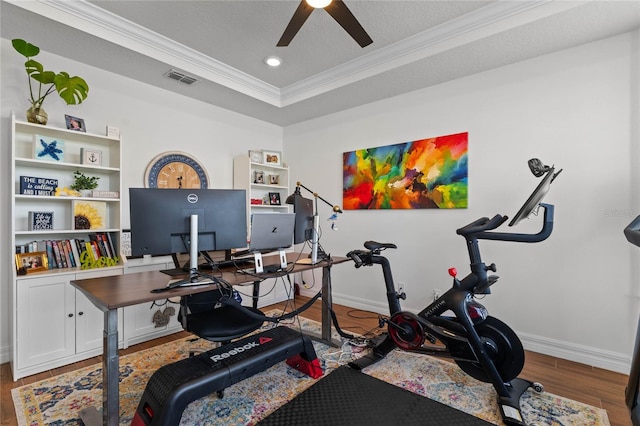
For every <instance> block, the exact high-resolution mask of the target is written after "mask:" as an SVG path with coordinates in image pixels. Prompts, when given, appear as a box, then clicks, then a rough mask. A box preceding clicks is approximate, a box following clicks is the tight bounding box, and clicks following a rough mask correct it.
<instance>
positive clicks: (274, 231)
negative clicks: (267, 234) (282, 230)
mask: <svg viewBox="0 0 640 426" xmlns="http://www.w3.org/2000/svg"><path fill="white" fill-rule="evenodd" d="M276 232H278V227H277V226H274V227H273V229H272V230H271V233H272V234H275V233H276Z"/></svg>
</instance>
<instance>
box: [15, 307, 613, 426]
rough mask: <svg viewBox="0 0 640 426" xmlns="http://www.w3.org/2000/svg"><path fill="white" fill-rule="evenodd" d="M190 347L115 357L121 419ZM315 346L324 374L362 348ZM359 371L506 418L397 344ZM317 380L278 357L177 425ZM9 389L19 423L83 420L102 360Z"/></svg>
mask: <svg viewBox="0 0 640 426" xmlns="http://www.w3.org/2000/svg"><path fill="white" fill-rule="evenodd" d="M281 325H282V324H281ZM287 325H288V326H290V327H295V328H297V327H299V325H301V326H302V329H303V330H310V331H319V329H320V327H319V326H320V325H319V324H318V323H317V322H315V321H310V320H306V319H302V318H300V323H298V322H297V321H296V322H295V323H292V324H287ZM337 337H338V336H336V338H337ZM194 347H200V348H203V349H210V348H212V344H211V343H209V342H207V341H203V340H197V341H193V339H189V338H186V339H180V340H176V341H174V342H171V343H167V344H164V345H161V346H157V347H154V348H151V349H147V350H142V351H139V352H136V353H133V354H130V355H125V356H122V357H120V424H121V425H129V424H130V423H131V420H132V418H133V415H134V414H135V410H136V408H137V406H138V402H139V401H140V398H141V396H142V393H143V392H144V388H145V386H146V384H147V381H148V379H149V377H150V376H151V375H152V374H153V372H154V371H155V370H156V369H157V368H159V367H160V366H162V365H165V364H168V363H171V362H175V361H178V360H180V359H183V358H186V357H188V356H189V350H190V349H192V348H194ZM314 347H315V350H316V352H317V355H318V358H319V359H320V361H321V365H322V369H323V371H324V373H325V374H328V373H330V372H331V371H332V370H334V369H335V368H337V367H338V366H340V365H343V364H346V363H347V362H349V361H350V360H351V359H354V358H357V357H358V356H359V355H360V354H361V353H362V351H361V349H360V348H358V347H354V346H351V345H349V344H345V345H343V347H342V348H331V347H329V346H327V345H324V344H321V343H318V342H314ZM363 371H364V372H365V373H367V374H370V375H371V376H374V377H377V378H379V379H381V380H384V381H386V382H388V383H392V384H394V385H396V386H400V387H403V388H405V389H408V390H410V391H412V392H415V393H417V394H420V395H424V396H427V397H429V398H431V399H434V400H436V401H439V402H442V403H444V404H447V405H449V406H451V407H454V408H457V409H459V410H462V411H465V412H467V413H470V414H472V415H474V416H476V417H479V418H482V419H484V420H486V421H489V422H491V423H494V424H498V425H501V424H503V423H502V420H501V418H500V414H499V409H498V405H497V401H496V394H495V391H494V389H493V387H492V386H491V385H489V384H487V383H482V382H478V381H477V380H475V379H473V378H471V377H469V376H467V375H466V374H465V373H463V372H462V371H461V370H460V369H459V368H458V367H457V366H456V365H455V364H453V363H449V362H445V361H441V360H439V359H437V358H432V357H427V356H424V355H417V354H412V353H408V352H402V351H399V350H395V351H393V352H392V353H390V354H389V355H388V356H387V357H386V358H385V359H383V360H382V361H380V362H378V363H377V364H375V365H373V366H370V367H367V368H366V369H365V370H363ZM314 382H315V380H314V379H311V378H310V377H308V376H306V375H304V374H303V373H301V372H299V371H297V370H295V369H293V368H291V367H289V366H287V365H286V363H284V362H281V363H278V364H276V365H275V366H273V367H271V368H270V369H268V370H266V371H264V372H262V373H259V374H256V375H254V376H252V377H250V378H248V379H246V380H244V381H242V382H240V383H237V384H235V385H233V386H231V387H229V388H227V389H225V392H224V398H223V399H219V398H217V396H216V395H215V394H212V395H209V396H207V397H205V398H202V399H199V400H197V401H194V402H192V403H191V404H190V405H189V406H188V407H187V409H186V410H185V411H184V413H183V416H182V420H181V422H180V424H181V425H185V426H186V425H189V426H192V425H252V424H255V423H256V422H257V421H259V420H261V419H263V418H264V417H266V416H267V415H269V414H270V413H271V412H273V411H275V410H276V409H277V408H278V407H280V406H282V405H283V404H285V403H286V402H287V401H290V400H291V399H292V398H293V397H294V396H295V395H297V394H299V393H300V392H302V391H303V390H305V389H306V388H308V387H309V386H311V385H312V384H313V383H314ZM11 392H12V396H13V401H14V405H15V408H16V413H17V418H18V424H19V425H21V426H22V425H29V426H36V425H38V426H41V425H55V426H61V425H78V426H82V424H83V423H82V421H81V420H80V419H79V417H78V413H79V412H80V410H81V409H82V408H85V407H88V406H100V407H101V406H102V402H101V401H102V365H101V364H96V365H93V366H90V367H85V368H82V369H79V370H76V371H73V372H70V373H65V374H61V375H59V376H56V377H52V378H49V379H45V380H42V381H40V382H37V383H34V384H31V385H27V386H22V387H20V388H16V389H13V390H12V391H11ZM521 407H522V411H523V415H524V417H525V421H526V422H527V424H530V425H539V426H542V425H558V426H559V425H580V426H583V425H592V426H600V425H602V426H607V425H609V420H608V418H607V415H606V411H605V410H603V409H600V408H596V407H592V406H589V405H586V404H582V403H579V402H576V401H572V400H569V399H566V398H562V397H559V396H556V395H552V394H549V393H542V394H537V393H535V392H534V391H532V390H529V391H527V392H526V393H525V394H524V395H523V396H522V399H521Z"/></svg>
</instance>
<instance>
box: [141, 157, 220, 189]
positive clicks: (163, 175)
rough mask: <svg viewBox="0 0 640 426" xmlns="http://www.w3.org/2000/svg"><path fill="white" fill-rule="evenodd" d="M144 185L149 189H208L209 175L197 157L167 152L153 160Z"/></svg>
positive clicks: (148, 167) (145, 175)
mask: <svg viewBox="0 0 640 426" xmlns="http://www.w3.org/2000/svg"><path fill="white" fill-rule="evenodd" d="M144 184H145V186H146V187H147V188H184V189H207V187H208V186H209V175H208V174H207V171H206V169H205V168H204V166H202V165H201V164H200V162H199V161H198V160H197V159H196V158H195V157H193V156H191V155H189V154H187V153H186V152H180V151H167V152H163V153H162V154H159V155H158V156H156V157H155V158H153V159H152V160H151V162H150V163H149V165H148V166H147V170H146V171H145V174H144Z"/></svg>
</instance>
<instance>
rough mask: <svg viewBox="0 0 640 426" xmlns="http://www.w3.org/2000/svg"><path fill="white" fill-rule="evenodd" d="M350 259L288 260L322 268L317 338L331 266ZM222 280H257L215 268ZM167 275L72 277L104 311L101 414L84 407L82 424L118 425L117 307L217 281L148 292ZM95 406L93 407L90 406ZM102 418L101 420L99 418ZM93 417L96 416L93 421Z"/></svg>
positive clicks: (326, 333)
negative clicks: (320, 260) (320, 305)
mask: <svg viewBox="0 0 640 426" xmlns="http://www.w3.org/2000/svg"><path fill="white" fill-rule="evenodd" d="M297 258H298V254H297V253H288V254H287V260H288V261H290V262H292V261H295V260H296V259H297ZM263 261H264V264H265V265H269V264H277V263H279V257H278V256H265V257H264V260H263ZM347 261H349V259H348V258H346V257H333V258H332V259H331V261H330V262H326V261H323V262H319V263H316V264H315V265H305V264H291V265H289V270H288V273H289V274H292V273H296V272H302V271H306V270H310V269H315V268H322V299H323V303H322V333H321V336H320V340H322V341H324V342H327V343H329V344H333V342H332V341H331V313H330V310H331V305H332V302H331V266H332V265H334V264H338V263H343V262H347ZM217 276H220V277H221V278H222V279H223V280H225V281H226V282H228V283H229V284H231V285H242V284H251V283H253V282H254V281H256V279H257V278H256V277H255V276H253V275H248V274H243V273H238V272H236V271H234V270H224V271H222V272H217ZM275 276H278V275H277V274H263V275H261V276H260V277H259V278H260V279H262V278H269V277H275ZM171 278H172V277H169V276H168V275H166V274H163V273H161V272H158V271H152V272H140V273H135V274H125V275H116V276H111V277H103V278H91V279H85V280H74V281H71V285H73V286H74V287H76V288H77V289H78V290H80V291H81V292H82V293H83V294H84V295H85V296H87V298H88V299H89V300H90V301H91V302H92V303H93V304H94V305H96V306H97V307H98V309H100V310H101V311H102V312H104V340H103V342H104V343H103V360H102V366H103V369H102V380H103V388H102V416H100V413H99V412H98V411H97V408H95V409H93V410H92V409H89V410H87V409H85V410H83V413H82V414H81V418H82V420H83V422H84V423H85V425H87V426H90V425H91V426H92V425H94V424H100V423H102V424H104V425H108V426H117V425H118V423H119V415H120V390H119V383H118V376H119V358H118V315H117V311H118V308H123V307H125V306H132V305H138V304H140V303H145V302H151V301H154V300H158V299H162V298H165V297H177V296H185V295H188V294H193V293H200V292H203V291H208V290H211V289H212V288H215V287H216V284H211V285H203V286H191V287H179V288H175V289H172V290H169V291H166V292H163V293H151V290H153V289H157V288H160V287H164V286H166V285H167V283H168V282H169V280H170V279H171ZM92 408H94V407H92ZM100 418H102V422H100V421H99V419H100ZM96 419H98V420H97V421H96Z"/></svg>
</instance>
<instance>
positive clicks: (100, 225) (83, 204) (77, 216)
mask: <svg viewBox="0 0 640 426" xmlns="http://www.w3.org/2000/svg"><path fill="white" fill-rule="evenodd" d="M106 214H107V203H106V202H104V201H79V200H74V202H73V229H104V227H105V224H106V223H107V220H106Z"/></svg>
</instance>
